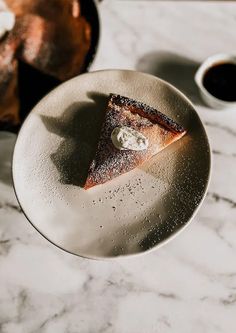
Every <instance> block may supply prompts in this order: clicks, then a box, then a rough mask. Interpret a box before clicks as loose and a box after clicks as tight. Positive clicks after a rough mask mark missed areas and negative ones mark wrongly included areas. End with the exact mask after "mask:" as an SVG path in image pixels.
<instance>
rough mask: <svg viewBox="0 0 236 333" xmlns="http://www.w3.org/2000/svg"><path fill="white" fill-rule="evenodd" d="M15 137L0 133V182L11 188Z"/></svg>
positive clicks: (11, 134)
mask: <svg viewBox="0 0 236 333" xmlns="http://www.w3.org/2000/svg"><path fill="white" fill-rule="evenodd" d="M15 142H16V135H15V134H13V133H8V132H0V182H2V183H4V184H6V185H8V186H12V172H11V170H12V155H13V150H14V146H15Z"/></svg>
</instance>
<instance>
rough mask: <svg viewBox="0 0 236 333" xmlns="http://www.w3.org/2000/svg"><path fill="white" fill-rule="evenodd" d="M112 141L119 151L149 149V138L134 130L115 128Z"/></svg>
mask: <svg viewBox="0 0 236 333" xmlns="http://www.w3.org/2000/svg"><path fill="white" fill-rule="evenodd" d="M111 141H112V143H113V145H114V146H115V147H116V148H117V149H119V150H137V151H139V150H145V149H147V148H148V138H146V137H145V136H144V135H143V134H142V133H140V132H138V131H136V130H134V129H133V128H130V127H127V126H122V127H115V128H114V129H113V131H112V133H111Z"/></svg>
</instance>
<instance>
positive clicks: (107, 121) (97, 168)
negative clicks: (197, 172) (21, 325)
mask: <svg viewBox="0 0 236 333" xmlns="http://www.w3.org/2000/svg"><path fill="white" fill-rule="evenodd" d="M185 133H186V130H185V129H184V128H183V127H182V126H180V125H179V124H177V123H176V122H174V121H173V120H172V119H170V118H169V117H167V116H166V115H164V114H163V113H161V112H160V111H158V110H156V109H154V108H152V107H150V106H148V105H146V104H144V103H141V102H137V101H135V100H132V99H130V98H128V97H123V96H120V95H115V94H111V95H110V99H109V102H108V106H107V110H106V114H105V118H104V122H103V126H102V130H101V135H100V139H99V142H98V147H97V151H96V154H95V157H94V159H93V161H92V163H91V165H90V168H89V171H88V177H87V180H86V182H85V185H84V188H85V189H88V188H90V187H93V186H95V185H99V184H103V183H105V182H107V181H109V180H111V179H113V178H115V177H117V176H120V175H122V174H124V173H126V172H128V171H130V170H132V169H134V168H136V167H137V166H139V165H140V164H142V163H143V162H145V161H147V160H148V159H150V158H151V157H152V156H154V155H156V154H157V153H158V152H160V151H161V150H162V149H164V148H165V147H167V146H168V145H169V144H171V143H172V142H174V141H176V140H178V139H180V138H181V137H182V136H183V135H184V134H185Z"/></svg>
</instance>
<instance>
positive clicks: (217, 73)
mask: <svg viewBox="0 0 236 333" xmlns="http://www.w3.org/2000/svg"><path fill="white" fill-rule="evenodd" d="M203 86H204V87H205V88H206V90H207V91H208V92H209V93H210V94H211V95H213V96H214V97H216V98H218V99H221V100H223V101H227V102H236V64H233V63H218V64H215V65H213V66H212V67H210V68H209V69H208V70H207V71H206V72H205V74H204V76H203Z"/></svg>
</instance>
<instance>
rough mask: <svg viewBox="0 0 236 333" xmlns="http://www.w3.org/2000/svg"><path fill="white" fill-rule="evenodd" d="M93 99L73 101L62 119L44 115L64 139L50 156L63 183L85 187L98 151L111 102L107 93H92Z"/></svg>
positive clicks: (49, 128) (49, 124)
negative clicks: (105, 111)
mask: <svg viewBox="0 0 236 333" xmlns="http://www.w3.org/2000/svg"><path fill="white" fill-rule="evenodd" d="M88 97H89V98H90V99H91V102H87V101H86V102H78V103H73V104H72V105H71V106H70V107H69V108H67V109H66V110H65V111H64V113H63V115H62V116H61V117H60V118H54V117H47V116H41V119H42V121H43V123H44V125H45V127H46V128H47V130H48V131H49V132H51V133H54V134H57V135H59V136H60V137H62V138H64V140H63V141H62V143H61V144H60V146H59V147H58V149H57V151H56V152H55V153H53V154H51V156H50V158H51V160H52V162H53V163H54V165H55V166H56V168H57V170H58V171H59V173H60V182H61V183H62V184H68V185H69V184H72V185H76V186H81V187H83V185H84V183H85V181H86V178H87V173H88V168H89V165H90V163H91V160H92V158H93V156H94V154H95V150H96V147H97V142H98V139H99V134H100V129H101V125H102V120H103V116H104V110H105V108H106V104H107V96H105V95H103V94H98V93H89V94H88Z"/></svg>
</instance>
